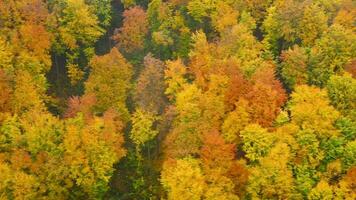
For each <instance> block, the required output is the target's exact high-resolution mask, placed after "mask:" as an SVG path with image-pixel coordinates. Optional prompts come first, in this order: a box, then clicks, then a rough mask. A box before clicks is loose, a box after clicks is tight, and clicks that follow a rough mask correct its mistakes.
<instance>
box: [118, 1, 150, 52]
mask: <svg viewBox="0 0 356 200" xmlns="http://www.w3.org/2000/svg"><path fill="white" fill-rule="evenodd" d="M123 16H124V22H123V26H122V27H121V28H118V29H116V30H115V32H116V33H115V35H114V36H113V37H112V38H113V39H114V40H115V41H116V42H117V43H118V47H119V48H120V49H123V50H124V51H125V52H127V53H133V52H134V51H139V50H142V49H143V47H144V39H145V38H144V37H145V36H146V34H147V32H148V20H147V14H146V12H145V11H144V10H143V9H142V8H141V7H139V6H135V7H132V8H130V9H128V10H125V11H124V14H123Z"/></svg>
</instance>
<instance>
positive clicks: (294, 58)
mask: <svg viewBox="0 0 356 200" xmlns="http://www.w3.org/2000/svg"><path fill="white" fill-rule="evenodd" d="M281 60H282V62H281V66H280V74H281V76H282V78H283V81H284V84H285V85H286V86H287V88H288V89H289V90H293V89H294V87H295V86H296V85H301V84H306V83H307V81H308V71H307V70H308V55H307V53H306V50H305V49H304V48H302V47H299V46H298V45H295V46H293V48H289V49H288V50H285V51H283V52H282V54H281Z"/></svg>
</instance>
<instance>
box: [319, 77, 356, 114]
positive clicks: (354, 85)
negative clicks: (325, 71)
mask: <svg viewBox="0 0 356 200" xmlns="http://www.w3.org/2000/svg"><path fill="white" fill-rule="evenodd" d="M326 87H327V90H328V95H329V98H330V101H331V104H332V105H333V106H334V107H335V108H337V109H338V110H339V111H340V112H342V113H343V114H345V115H350V116H355V114H356V113H354V111H355V109H356V103H355V102H356V95H355V94H356V80H355V79H354V78H352V77H351V75H350V74H344V75H343V76H337V75H333V76H331V78H330V80H329V81H328V84H327V86H326Z"/></svg>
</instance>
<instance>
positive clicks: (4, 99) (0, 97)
mask: <svg viewBox="0 0 356 200" xmlns="http://www.w3.org/2000/svg"><path fill="white" fill-rule="evenodd" d="M0 91H2V92H1V94H0V112H1V113H5V112H7V111H10V108H11V107H10V99H11V95H12V88H11V87H10V84H9V79H8V78H7V76H6V75H5V73H4V71H3V70H1V69H0ZM0 121H1V116H0Z"/></svg>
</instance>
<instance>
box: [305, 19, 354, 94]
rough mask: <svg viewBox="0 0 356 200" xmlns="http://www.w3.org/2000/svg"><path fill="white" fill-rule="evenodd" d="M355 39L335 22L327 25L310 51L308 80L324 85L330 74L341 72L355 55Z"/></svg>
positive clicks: (348, 31)
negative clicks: (326, 28)
mask: <svg viewBox="0 0 356 200" xmlns="http://www.w3.org/2000/svg"><path fill="white" fill-rule="evenodd" d="M355 41H356V36H355V34H353V33H352V31H351V30H348V29H345V28H344V27H342V26H340V25H337V24H335V25H332V26H331V27H329V29H328V30H327V31H326V32H325V33H324V34H323V35H322V37H321V38H320V39H319V40H318V41H317V42H316V45H315V46H314V47H313V49H312V51H311V62H312V64H311V66H310V76H309V82H310V83H312V84H315V85H317V86H320V87H324V86H325V85H326V84H327V81H328V80H329V78H330V76H332V75H333V74H339V73H342V72H343V70H344V68H345V66H346V64H348V63H349V62H351V59H352V58H353V57H355V52H356V50H355V49H356V45H355V44H356V42H355Z"/></svg>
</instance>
